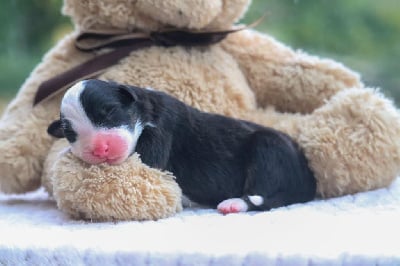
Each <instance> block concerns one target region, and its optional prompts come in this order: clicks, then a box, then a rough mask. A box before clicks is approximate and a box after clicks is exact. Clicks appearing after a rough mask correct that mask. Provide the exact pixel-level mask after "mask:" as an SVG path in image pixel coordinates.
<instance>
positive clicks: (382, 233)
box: [0, 177, 400, 266]
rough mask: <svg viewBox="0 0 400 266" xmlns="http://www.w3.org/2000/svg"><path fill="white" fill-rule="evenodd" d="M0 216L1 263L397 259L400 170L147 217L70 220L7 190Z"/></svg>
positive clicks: (40, 197)
mask: <svg viewBox="0 0 400 266" xmlns="http://www.w3.org/2000/svg"><path fill="white" fill-rule="evenodd" d="M0 217H1V219H0V235H1V238H0V265H60V266H63V265H121V266H125V265H135V266H140V265H171V266H172V265H199V266H200V265H204V266H206V265H238V266H239V265H276V266H278V265H293V266H298V265H346V266H354V265H363V266H373V265H385V266H393V265H400V253H399V246H400V230H398V228H399V224H400V177H399V178H397V179H396V180H395V182H394V183H393V184H392V185H391V186H389V187H388V188H384V189H379V190H375V191H369V192H363V193H358V194H355V195H351V196H349V195H348V196H343V197H339V198H334V199H326V200H315V201H312V202H308V203H305V204H296V205H292V206H288V207H282V208H278V209H274V210H271V211H269V212H249V213H240V214H231V215H221V214H219V213H218V212H217V211H216V210H213V209H199V208H189V209H185V210H183V212H181V213H178V214H176V215H175V216H173V217H169V218H166V219H162V220H158V221H143V222H136V221H124V222H106V223H93V222H90V221H81V220H80V221H75V220H71V219H70V218H69V217H68V216H67V215H65V214H63V213H62V212H60V211H59V210H58V209H57V206H56V204H55V202H54V201H53V200H51V198H49V197H48V195H47V193H45V192H44V190H43V189H40V190H38V191H35V192H31V193H28V194H23V195H4V194H1V193H0Z"/></svg>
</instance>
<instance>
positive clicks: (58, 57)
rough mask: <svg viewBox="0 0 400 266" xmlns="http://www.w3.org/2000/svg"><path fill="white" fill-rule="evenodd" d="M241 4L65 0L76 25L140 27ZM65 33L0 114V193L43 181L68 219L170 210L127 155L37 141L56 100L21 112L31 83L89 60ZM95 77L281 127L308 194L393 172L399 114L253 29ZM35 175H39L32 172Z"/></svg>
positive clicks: (371, 182) (398, 160)
mask: <svg viewBox="0 0 400 266" xmlns="http://www.w3.org/2000/svg"><path fill="white" fill-rule="evenodd" d="M248 4H249V1H248V0H232V1H230V0H229V1H228V0H214V1H206V0H204V1H203V0H200V1H195V0H190V1H184V0H166V1H156V0H151V1H144V0H143V1H142V0H103V1H100V0H84V1H81V0H79V1H78V0H65V4H64V9H63V11H64V13H65V14H68V15H69V16H71V17H72V19H73V21H74V23H75V26H76V29H77V31H78V30H79V29H109V28H118V29H124V30H133V29H135V30H138V29H139V30H143V31H151V30H157V29H165V28H170V27H175V28H184V29H187V28H191V29H224V28H227V27H229V26H231V25H232V24H233V23H234V22H235V21H237V20H238V19H239V18H240V17H241V16H242V15H243V13H244V11H245V10H246V8H247V6H248ZM75 34H76V33H74V34H72V35H70V36H67V37H66V38H65V39H63V40H62V41H61V42H60V43H59V44H58V45H57V46H55V47H54V48H53V49H52V50H51V51H50V52H49V53H48V54H47V55H46V56H45V57H44V59H43V62H42V63H41V64H39V66H38V67H37V68H36V69H35V70H34V71H33V72H32V74H31V76H30V77H29V78H28V79H27V81H26V82H25V83H24V85H23V86H22V88H21V89H20V92H19V93H18V95H17V97H16V98H15V100H14V101H13V102H12V103H11V104H10V105H9V106H8V108H7V109H6V111H5V113H4V115H3V118H2V119H1V121H0V189H1V190H2V191H5V192H9V193H13V192H18V193H21V192H25V191H29V190H32V189H35V188H37V187H38V186H40V185H44V186H45V187H46V189H47V190H48V191H49V192H50V193H53V194H54V198H55V200H56V201H57V203H58V207H59V208H60V209H61V210H62V211H64V212H65V213H67V214H69V215H71V216H72V217H74V218H83V219H93V220H113V219H117V220H120V219H123V220H126V219H137V220H142V219H158V218H163V217H166V216H169V215H173V214H174V213H175V212H176V211H179V210H180V209H181V207H180V195H181V194H180V193H181V192H180V189H179V188H178V187H177V186H176V183H175V182H174V180H173V178H172V176H171V175H170V174H167V173H162V172H160V171H158V170H155V169H151V168H149V167H146V166H145V165H143V164H142V163H141V162H140V160H139V159H138V157H137V156H136V155H135V156H133V157H132V158H130V159H129V161H128V162H126V163H124V164H122V165H119V166H107V165H99V166H89V165H86V164H84V163H82V162H81V161H79V160H78V159H76V158H74V157H73V156H72V155H71V154H70V153H68V152H65V151H63V150H65V148H66V147H67V146H68V145H67V143H66V142H65V141H57V142H55V143H54V144H53V140H52V139H51V138H50V137H48V136H47V134H46V128H47V125H48V124H49V123H50V122H51V120H52V119H54V118H55V117H57V115H58V112H59V103H60V95H59V96H57V97H55V98H52V99H51V100H49V101H46V102H43V103H41V104H40V105H38V106H37V107H35V108H32V107H31V103H32V99H33V96H34V93H35V92H36V90H37V87H38V85H39V84H40V82H41V81H43V80H46V79H47V78H49V77H52V76H54V75H56V74H57V73H60V72H62V71H65V70H66V69H68V68H70V67H71V66H73V65H76V64H79V63H80V62H84V61H86V60H87V59H89V58H91V57H92V56H93V54H91V53H87V54H84V53H81V52H78V51H76V50H75V48H74V47H73V43H72V41H73V38H74V35H75ZM100 78H101V79H105V80H114V81H117V82H122V83H129V84H132V85H137V86H143V87H153V88H155V89H159V90H162V91H165V92H168V93H170V94H172V95H174V96H176V97H178V98H179V99H181V100H183V101H184V102H186V103H188V104H190V105H192V106H194V107H197V108H199V109H201V110H204V111H209V112H214V113H220V114H225V115H228V116H232V117H237V118H243V119H247V120H251V121H254V122H257V123H260V124H262V125H265V126H271V127H273V128H276V129H279V130H282V131H284V132H286V133H288V134H290V135H291V136H292V137H293V138H294V139H295V140H296V141H297V142H298V143H299V144H300V146H301V148H302V149H303V150H304V152H305V154H306V156H307V159H308V160H309V164H310V167H311V168H312V170H313V172H314V174H315V176H316V178H317V183H318V194H319V195H320V196H322V197H335V196H340V195H345V194H351V193H356V192H361V191H366V190H370V189H375V188H380V187H384V186H387V185H388V184H390V183H391V181H392V180H393V179H394V178H395V177H396V176H397V175H398V174H399V172H400V114H399V111H398V110H397V109H396V108H395V107H394V106H393V103H392V102H390V101H389V100H388V99H386V98H385V97H384V96H383V95H382V94H380V93H379V92H378V91H376V90H373V89H368V88H365V87H364V85H363V84H362V82H361V81H360V77H359V75H358V74H357V73H355V72H353V71H351V70H349V69H348V68H346V67H345V66H343V65H342V64H340V63H337V62H334V61H332V60H329V59H321V58H318V57H316V56H311V55H307V54H305V53H304V52H302V51H294V50H293V49H291V48H290V47H288V46H286V45H284V44H282V43H280V42H278V41H277V40H275V39H274V38H272V37H270V36H267V35H264V34H260V33H258V32H256V31H252V30H244V31H242V32H238V33H235V34H231V35H230V36H229V37H228V38H227V39H225V40H224V41H222V42H221V43H219V44H217V45H213V46H212V47H207V48H204V47H203V48H201V47H196V48H182V47H170V48H165V47H150V48H145V49H143V50H139V51H135V52H133V53H131V55H130V56H128V57H126V58H124V59H123V60H121V61H120V62H119V63H118V64H117V65H115V66H112V67H111V68H110V69H108V70H107V71H106V72H105V73H104V74H103V75H101V76H100ZM41 176H42V179H41V178H40V177H41Z"/></svg>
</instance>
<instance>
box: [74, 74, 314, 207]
mask: <svg viewBox="0 0 400 266" xmlns="http://www.w3.org/2000/svg"><path fill="white" fill-rule="evenodd" d="M80 100H81V102H82V105H83V107H84V109H85V112H86V113H87V115H88V117H89V118H90V120H91V121H92V123H94V124H95V125H99V126H103V127H109V128H112V127H114V126H120V125H124V124H126V125H128V126H129V127H130V128H133V125H134V124H135V122H136V121H137V120H138V119H140V120H141V121H142V123H143V125H145V124H147V125H149V126H145V127H144V130H143V132H142V135H141V136H140V138H139V140H138V143H137V146H136V150H135V151H136V152H137V153H139V154H140V156H141V159H142V161H143V162H144V163H145V164H147V165H149V166H151V167H155V168H159V169H162V170H168V171H170V172H172V173H173V174H174V175H175V176H176V178H177V179H176V181H177V182H178V184H179V185H180V187H181V188H182V191H183V193H184V194H185V195H186V196H188V197H189V198H190V199H191V200H193V201H195V202H197V203H200V204H206V205H210V206H216V205H217V204H218V203H220V202H221V201H223V200H225V199H228V198H242V199H243V200H245V201H246V202H247V203H248V205H249V210H252V209H261V210H269V209H271V208H276V207H280V206H285V205H289V204H292V203H298V202H306V201H309V200H312V199H313V198H314V196H315V192H316V181H315V178H314V176H313V174H312V172H311V170H310V169H309V167H308V164H307V160H306V158H305V156H304V154H303V153H302V151H301V150H300V149H299V147H298V145H297V144H296V143H295V142H294V141H293V140H291V138H290V137H289V136H288V135H286V134H284V133H282V132H279V131H276V130H274V129H271V128H266V127H262V126H260V125H257V124H254V123H251V122H247V121H242V120H236V119H232V118H228V117H225V116H221V115H216V114H210V113H205V112H201V111H199V110H197V109H194V108H192V107H190V106H188V105H186V104H184V103H182V102H181V101H179V100H177V99H175V98H173V97H171V96H169V95H167V94H165V93H162V92H158V91H151V90H146V89H142V88H138V87H133V86H125V85H120V84H116V83H111V82H104V81H99V80H89V81H86V83H85V90H84V91H83V93H82V94H81V99H80ZM132 152H133V151H132ZM251 195H260V196H262V197H263V198H264V203H263V204H262V205H261V206H255V205H253V204H252V203H251V202H250V201H249V200H248V197H247V196H251Z"/></svg>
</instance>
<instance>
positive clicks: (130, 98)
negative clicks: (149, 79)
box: [118, 85, 138, 104]
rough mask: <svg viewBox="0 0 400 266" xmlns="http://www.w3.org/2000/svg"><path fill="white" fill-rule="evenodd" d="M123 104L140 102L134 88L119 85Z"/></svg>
mask: <svg viewBox="0 0 400 266" xmlns="http://www.w3.org/2000/svg"><path fill="white" fill-rule="evenodd" d="M118 92H119V94H120V99H121V102H123V103H125V104H130V103H134V102H136V101H137V100H138V95H137V92H136V90H135V88H134V87H131V86H127V85H118Z"/></svg>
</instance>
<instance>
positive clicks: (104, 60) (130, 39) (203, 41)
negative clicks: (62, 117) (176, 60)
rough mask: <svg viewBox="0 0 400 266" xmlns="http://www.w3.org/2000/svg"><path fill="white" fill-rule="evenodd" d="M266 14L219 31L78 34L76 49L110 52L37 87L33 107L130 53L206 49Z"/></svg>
mask: <svg viewBox="0 0 400 266" xmlns="http://www.w3.org/2000/svg"><path fill="white" fill-rule="evenodd" d="M264 17H265V15H264V16H263V17H261V18H260V19H258V20H257V21H255V22H254V23H252V24H250V25H248V26H240V27H234V28H232V29H229V30H222V31H208V32H203V31H184V30H165V31H159V32H150V33H145V32H128V33H126V32H121V31H86V32H82V33H81V34H79V35H78V37H77V38H76V40H75V46H76V48H77V49H78V50H80V51H83V52H93V51H97V50H100V49H103V48H113V50H112V51H110V52H107V53H104V54H100V55H98V56H96V57H94V58H92V59H90V60H88V61H86V62H84V63H82V64H80V65H77V66H75V67H73V68H71V69H69V70H67V71H65V72H63V73H61V74H59V75H57V76H55V77H53V78H51V79H48V80H46V81H44V82H43V83H41V84H40V86H39V88H38V90H37V92H36V95H35V98H34V102H33V105H34V106H35V105H37V104H38V103H40V102H42V101H43V100H45V99H47V98H50V97H51V96H53V95H55V94H57V93H58V92H61V91H64V89H66V88H67V87H69V86H71V85H72V84H73V83H75V82H77V81H80V80H83V79H88V78H94V77H96V76H99V75H100V74H102V73H104V72H105V71H106V70H107V68H109V67H110V66H112V65H115V64H117V63H118V62H119V61H120V60H121V59H122V58H124V57H126V56H128V55H129V54H130V53H131V52H133V51H135V50H138V49H141V48H145V47H150V46H152V45H160V46H164V47H169V46H177V45H181V46H187V47H190V46H206V45H211V44H215V43H218V42H220V41H221V40H223V39H224V38H225V37H226V36H227V35H228V34H230V33H234V32H237V31H241V30H243V29H246V28H250V27H254V26H256V25H257V24H258V23H260V22H261V21H262V20H263V19H264Z"/></svg>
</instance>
